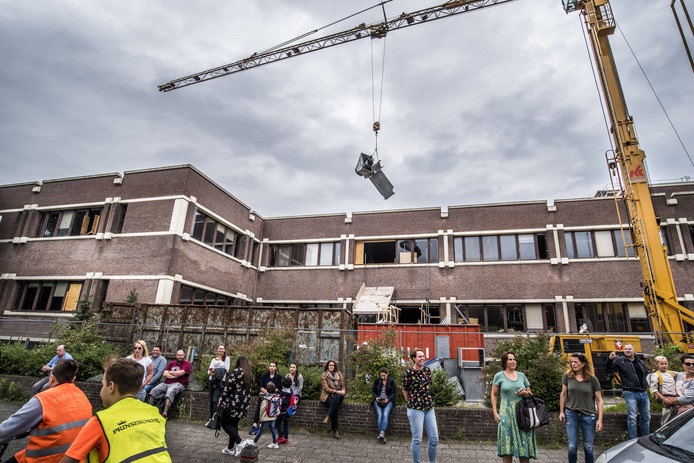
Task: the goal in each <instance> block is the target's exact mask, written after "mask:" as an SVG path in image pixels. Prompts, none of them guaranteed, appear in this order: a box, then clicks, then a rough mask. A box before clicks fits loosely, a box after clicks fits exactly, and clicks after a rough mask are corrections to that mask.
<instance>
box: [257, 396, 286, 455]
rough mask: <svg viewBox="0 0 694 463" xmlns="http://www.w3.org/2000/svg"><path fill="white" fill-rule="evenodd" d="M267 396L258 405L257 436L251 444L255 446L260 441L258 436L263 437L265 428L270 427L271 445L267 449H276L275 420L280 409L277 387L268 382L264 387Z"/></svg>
mask: <svg viewBox="0 0 694 463" xmlns="http://www.w3.org/2000/svg"><path fill="white" fill-rule="evenodd" d="M265 389H266V390H267V394H265V397H263V402H262V403H261V404H260V429H258V434H257V435H256V436H255V439H253V443H254V444H257V443H258V441H259V440H260V436H262V435H263V431H265V428H267V427H270V432H271V433H272V444H268V445H267V446H268V448H270V449H276V448H279V445H277V433H276V432H275V420H276V419H277V416H278V415H279V409H280V396H279V394H277V387H276V386H275V383H273V382H269V383H267V385H266V386H265Z"/></svg>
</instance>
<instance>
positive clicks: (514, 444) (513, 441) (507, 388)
mask: <svg viewBox="0 0 694 463" xmlns="http://www.w3.org/2000/svg"><path fill="white" fill-rule="evenodd" d="M493 384H494V385H495V386H498V387H499V393H500V394H499V395H500V396H501V401H500V404H499V417H500V418H501V420H500V421H499V428H498V431H497V439H496V441H497V454H498V455H499V456H500V457H503V456H504V455H513V456H514V457H516V458H533V459H535V460H537V442H535V431H534V430H530V431H523V430H522V429H520V428H519V427H518V422H517V421H516V403H517V402H518V401H520V399H521V398H520V396H517V395H516V391H517V390H518V389H520V388H523V389H525V388H526V387H528V386H530V382H529V381H528V378H526V377H525V375H524V374H523V373H521V372H518V378H517V379H516V380H515V381H511V380H510V379H508V377H507V376H506V375H505V374H504V372H503V371H500V372H499V373H497V374H496V375H495V376H494V381H493Z"/></svg>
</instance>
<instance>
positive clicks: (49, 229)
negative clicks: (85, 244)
mask: <svg viewBox="0 0 694 463" xmlns="http://www.w3.org/2000/svg"><path fill="white" fill-rule="evenodd" d="M100 216H101V209H100V208H99V209H76V210H69V211H51V212H42V213H41V215H40V218H39V227H38V229H37V230H36V237H37V238H41V237H44V238H49V237H55V236H81V235H94V234H96V231H97V229H98V227H99V217H100Z"/></svg>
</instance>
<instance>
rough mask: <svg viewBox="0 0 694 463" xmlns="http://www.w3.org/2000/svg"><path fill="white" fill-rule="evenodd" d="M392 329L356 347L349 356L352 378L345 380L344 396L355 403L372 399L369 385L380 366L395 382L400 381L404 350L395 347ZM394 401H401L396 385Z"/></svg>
mask: <svg viewBox="0 0 694 463" xmlns="http://www.w3.org/2000/svg"><path fill="white" fill-rule="evenodd" d="M396 340H397V333H396V332H395V330H389V331H385V332H383V333H380V334H379V335H378V336H377V337H376V339H375V340H374V341H372V342H370V343H368V344H365V345H362V346H359V348H358V349H357V350H355V351H354V352H352V353H351V354H350V356H349V361H350V364H351V366H352V371H353V372H354V377H353V378H352V379H351V380H350V381H349V384H348V387H347V395H348V397H349V398H350V400H353V401H355V402H364V403H369V402H371V400H372V397H371V388H372V387H373V383H374V381H375V380H376V378H378V376H379V374H380V372H381V368H383V367H385V368H388V374H389V376H390V377H391V378H393V379H394V380H395V381H396V383H397V382H398V381H400V380H401V378H402V375H403V374H404V373H405V370H406V369H407V368H406V367H405V363H404V362H403V357H405V353H404V352H402V351H400V350H398V349H397V348H396V347H395V346H396ZM398 395H399V398H398V402H399V403H404V398H403V396H402V390H401V389H400V388H398Z"/></svg>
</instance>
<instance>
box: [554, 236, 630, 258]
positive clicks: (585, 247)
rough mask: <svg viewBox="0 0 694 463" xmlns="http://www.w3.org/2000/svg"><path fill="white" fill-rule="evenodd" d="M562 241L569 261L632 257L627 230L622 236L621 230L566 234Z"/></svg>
mask: <svg viewBox="0 0 694 463" xmlns="http://www.w3.org/2000/svg"><path fill="white" fill-rule="evenodd" d="M622 236H623V237H624V239H622ZM625 240H626V246H625ZM564 241H565V242H566V254H567V257H569V259H586V258H593V257H615V256H618V257H626V256H627V255H628V256H629V257H633V256H634V248H633V247H632V246H631V244H632V241H631V233H630V232H629V230H625V231H624V234H623V235H622V231H621V230H600V231H594V232H591V231H576V232H566V233H564Z"/></svg>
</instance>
